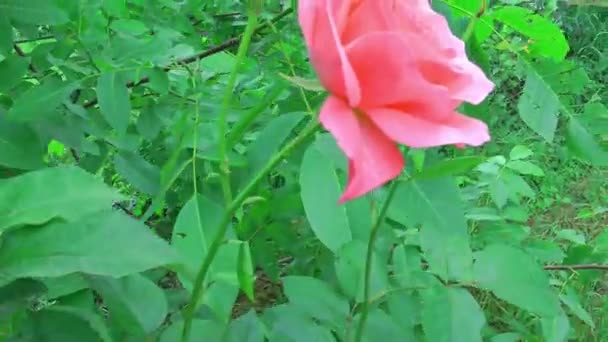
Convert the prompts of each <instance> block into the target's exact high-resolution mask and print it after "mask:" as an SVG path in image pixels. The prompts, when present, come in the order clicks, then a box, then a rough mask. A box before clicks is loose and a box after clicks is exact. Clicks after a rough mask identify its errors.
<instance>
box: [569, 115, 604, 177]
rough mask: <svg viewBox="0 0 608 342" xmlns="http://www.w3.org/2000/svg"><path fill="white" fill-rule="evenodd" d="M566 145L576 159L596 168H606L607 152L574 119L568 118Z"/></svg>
mask: <svg viewBox="0 0 608 342" xmlns="http://www.w3.org/2000/svg"><path fill="white" fill-rule="evenodd" d="M566 145H567V146H568V149H569V150H570V152H572V153H573V154H574V155H575V156H576V157H577V158H580V159H581V160H583V161H585V162H588V163H590V164H592V165H597V166H608V151H606V150H604V149H603V148H602V147H601V146H600V145H599V144H598V143H597V141H596V140H595V138H594V137H593V135H592V134H591V133H590V132H589V131H588V130H587V129H586V128H585V126H583V125H582V124H581V123H580V122H579V120H578V119H577V118H575V117H570V119H569V122H568V128H567V129H566Z"/></svg>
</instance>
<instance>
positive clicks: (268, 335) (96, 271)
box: [0, 0, 608, 342]
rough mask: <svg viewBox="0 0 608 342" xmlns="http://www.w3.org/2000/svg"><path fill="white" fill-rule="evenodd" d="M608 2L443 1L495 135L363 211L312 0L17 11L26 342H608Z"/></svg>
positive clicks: (9, 174) (409, 157)
mask: <svg viewBox="0 0 608 342" xmlns="http://www.w3.org/2000/svg"><path fill="white" fill-rule="evenodd" d="M299 1H306V0H299ZM594 5H595V3H594V2H593V1H588V4H587V3H585V2H584V1H573V2H572V3H571V4H569V3H568V2H564V3H561V2H559V3H558V2H557V1H555V0H546V1H514V0H498V1H485V0H434V1H433V7H434V8H435V9H436V10H437V11H438V12H439V13H441V14H442V15H444V16H445V17H446V18H447V20H448V22H449V24H450V28H451V30H452V32H453V33H454V34H455V35H456V36H459V37H462V38H463V40H465V41H466V44H467V52H468V55H469V58H470V59H471V60H473V61H474V62H475V63H476V64H477V65H479V66H480V67H481V68H482V69H483V70H484V71H485V73H486V75H488V77H489V78H490V79H491V80H492V81H493V82H494V83H495V85H496V87H495V89H494V91H493V92H492V94H491V95H490V96H489V97H488V98H487V99H486V100H485V101H484V102H482V103H481V104H479V105H477V106H473V105H470V104H464V105H463V106H461V108H460V110H461V111H462V112H463V113H466V114H467V115H469V116H473V117H476V118H479V119H481V120H483V121H485V122H486V123H487V124H488V126H489V128H490V134H491V137H492V140H491V142H489V143H488V144H485V145H484V146H483V147H480V148H467V149H457V148H453V147H441V148H432V149H409V148H402V151H403V153H404V155H405V156H406V169H405V170H404V171H403V172H402V174H401V176H400V177H399V178H398V179H396V180H394V181H393V182H392V183H391V184H390V185H389V186H386V187H384V188H380V189H377V190H376V191H374V192H373V193H371V194H368V195H366V196H363V197H360V198H357V199H355V200H353V201H349V202H347V203H344V204H338V203H337V201H338V198H339V197H340V195H341V193H342V192H343V190H344V186H345V184H346V177H347V162H346V159H345V156H344V154H343V152H342V151H341V150H340V149H339V148H338V146H337V144H336V142H335V140H334V138H333V137H332V135H330V134H328V133H327V132H326V131H325V130H324V129H323V128H322V127H321V126H320V125H319V124H318V118H317V115H318V111H319V107H320V105H321V104H322V102H323V100H324V99H325V98H326V96H327V94H326V92H325V91H324V90H323V89H322V88H321V87H320V86H319V83H318V81H316V75H315V73H314V71H313V69H312V68H311V66H310V65H309V61H308V55H307V50H306V47H305V45H304V41H303V39H302V37H301V31H300V28H299V26H298V22H297V20H296V14H297V13H296V12H297V11H296V10H297V4H296V1H261V0H257V1H255V0H252V1H249V2H247V1H240V2H239V1H228V0H183V1H174V0H80V1H74V0H0V341H100V340H101V341H104V342H109V341H157V340H158V341H180V340H181V341H264V340H268V341H419V340H420V341H432V342H436V341H437V342H439V341H466V342H470V341H482V340H484V341H493V342H506V341H521V340H525V341H566V340H576V341H605V340H607V339H608V315H607V314H606V312H608V300H607V299H606V298H605V294H606V292H607V291H608V278H607V277H606V275H605V274H606V273H605V271H606V270H608V265H606V264H608V231H606V230H605V228H607V227H608V216H607V215H608V209H607V208H608V191H606V180H605V179H606V176H608V172H606V166H608V109H607V108H606V104H605V99H606V96H607V95H608V88H607V86H606V81H608V78H607V77H608V76H607V75H608V33H607V32H608V11H606V8H605V7H602V6H601V4H598V6H594ZM387 84H389V85H390V81H389V80H387ZM223 133H225V134H223Z"/></svg>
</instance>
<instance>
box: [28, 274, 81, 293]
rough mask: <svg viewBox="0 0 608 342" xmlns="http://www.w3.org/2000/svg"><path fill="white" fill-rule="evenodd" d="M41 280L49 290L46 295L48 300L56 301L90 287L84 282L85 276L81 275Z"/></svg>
mask: <svg viewBox="0 0 608 342" xmlns="http://www.w3.org/2000/svg"><path fill="white" fill-rule="evenodd" d="M39 279H40V280H42V282H44V285H45V286H46V287H47V288H48V289H49V291H48V293H47V294H46V298H48V299H56V298H58V297H63V296H66V295H70V294H73V293H75V292H78V291H80V290H82V289H86V288H88V287H89V284H88V283H87V282H86V280H84V277H83V275H82V274H80V273H72V274H68V275H66V276H61V277H51V278H39Z"/></svg>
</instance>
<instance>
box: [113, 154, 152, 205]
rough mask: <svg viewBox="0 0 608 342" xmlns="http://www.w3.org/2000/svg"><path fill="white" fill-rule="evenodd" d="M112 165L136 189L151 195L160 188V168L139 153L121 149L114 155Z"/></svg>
mask: <svg viewBox="0 0 608 342" xmlns="http://www.w3.org/2000/svg"><path fill="white" fill-rule="evenodd" d="M114 166H115V167H116V171H117V172H118V174H119V175H121V176H122V177H124V179H126V180H127V181H129V183H131V185H133V186H134V187H135V188H136V189H137V190H139V191H141V192H144V193H146V194H149V195H152V196H153V195H156V194H157V193H158V191H159V190H160V168H159V167H157V166H156V165H153V164H150V163H149V162H148V161H147V160H145V159H144V158H142V157H141V156H140V155H138V154H136V153H133V152H127V151H121V152H119V153H117V154H116V155H115V156H114Z"/></svg>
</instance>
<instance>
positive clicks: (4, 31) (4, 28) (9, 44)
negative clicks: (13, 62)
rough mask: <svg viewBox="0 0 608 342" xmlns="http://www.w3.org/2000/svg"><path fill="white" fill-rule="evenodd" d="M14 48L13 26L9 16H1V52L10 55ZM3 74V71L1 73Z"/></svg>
mask: <svg viewBox="0 0 608 342" xmlns="http://www.w3.org/2000/svg"><path fill="white" fill-rule="evenodd" d="M12 50H13V27H12V26H11V22H10V21H9V18H8V17H6V16H0V54H1V55H5V56H6V55H8V54H9V53H10V51H12ZM0 74H2V73H0Z"/></svg>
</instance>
